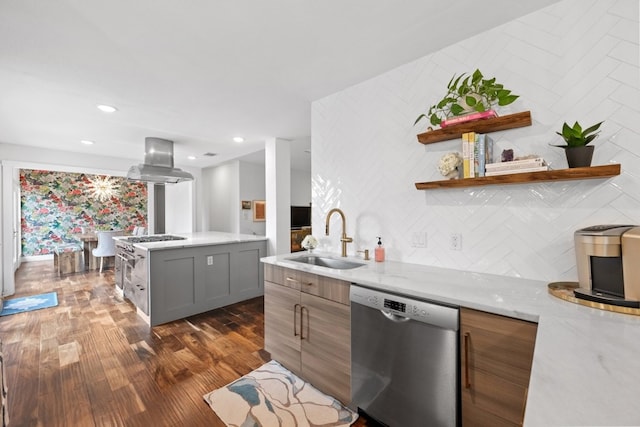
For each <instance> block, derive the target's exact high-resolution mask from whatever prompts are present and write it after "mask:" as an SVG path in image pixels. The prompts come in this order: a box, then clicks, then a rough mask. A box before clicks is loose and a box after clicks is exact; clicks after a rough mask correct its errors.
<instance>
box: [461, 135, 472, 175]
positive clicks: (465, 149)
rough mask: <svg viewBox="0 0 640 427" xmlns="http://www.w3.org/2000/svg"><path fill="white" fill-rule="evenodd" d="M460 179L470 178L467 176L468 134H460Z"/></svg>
mask: <svg viewBox="0 0 640 427" xmlns="http://www.w3.org/2000/svg"><path fill="white" fill-rule="evenodd" d="M462 177H463V178H471V175H469V133H468V132H467V133H463V134H462Z"/></svg>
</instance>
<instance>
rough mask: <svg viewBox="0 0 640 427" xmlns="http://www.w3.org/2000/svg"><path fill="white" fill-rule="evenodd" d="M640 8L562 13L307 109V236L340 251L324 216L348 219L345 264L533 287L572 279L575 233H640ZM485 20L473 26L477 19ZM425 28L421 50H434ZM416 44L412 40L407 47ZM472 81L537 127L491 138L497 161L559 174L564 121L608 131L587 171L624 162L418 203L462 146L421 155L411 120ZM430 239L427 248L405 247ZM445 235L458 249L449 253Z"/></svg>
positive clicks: (335, 229)
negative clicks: (488, 83) (449, 272)
mask: <svg viewBox="0 0 640 427" xmlns="http://www.w3.org/2000/svg"><path fill="white" fill-rule="evenodd" d="M638 14H639V11H638V1H637V0H605V1H603V0H587V1H585V0H565V1H562V2H560V3H557V4H555V5H553V6H551V7H548V8H546V9H543V10H541V11H538V12H535V13H533V14H530V15H528V16H525V17H523V18H521V19H518V20H515V21H512V22H509V23H507V24H505V25H502V26H500V27H497V28H494V29H492V30H490V31H488V32H485V33H483V34H480V35H478V36H475V37H473V38H470V39H468V40H465V41H463V42H460V43H457V44H455V45H452V46H450V47H447V48H445V49H443V50H441V51H438V52H436V53H434V54H432V55H429V56H426V57H423V58H421V59H419V60H417V61H414V62H411V63H409V64H406V65H404V66H402V67H399V68H397V69H394V70H392V71H390V72H387V73H386V74H383V75H380V76H378V77H376V78H373V79H371V80H368V81H365V82H363V83H361V84H358V85H356V86H353V87H351V88H348V89H346V90H344V91H342V92H339V93H336V94H334V95H331V96H328V97H326V98H323V99H321V100H318V101H316V102H314V104H313V106H312V189H313V190H312V191H313V195H312V197H313V227H314V231H315V235H316V236H318V237H321V248H322V249H325V250H330V251H332V252H339V250H340V249H339V248H340V246H339V243H340V242H339V236H340V222H339V218H338V217H337V216H335V217H334V218H333V220H332V222H331V234H330V236H329V237H324V221H325V215H326V213H327V212H328V211H329V209H331V208H332V207H340V208H342V209H343V210H344V211H345V213H346V216H347V234H349V235H350V236H353V237H354V243H352V244H350V245H349V252H350V254H353V253H354V252H355V251H356V250H362V249H365V248H369V249H373V248H374V246H375V242H376V239H375V237H376V236H382V237H383V242H384V243H385V246H386V248H387V258H388V259H391V260H400V261H405V262H412V263H418V264H426V265H435V266H442V267H450V268H456V269H461V270H469V271H476V272H486V273H495V274H501V275H508V276H517V277H526V278H534V279H540V280H549V281H555V280H563V279H564V280H576V279H577V275H576V271H575V254H574V245H573V232H574V230H576V229H578V228H581V227H584V226H588V225H594V224H603V223H632V224H640V104H639V103H638V101H639V100H640V74H639V59H638V58H639V43H638V39H639V37H638V28H639V24H638ZM480 18H481V17H480ZM434 36H436V35H432V34H429V29H428V28H425V37H434ZM416 43H419V40H418V41H416ZM475 68H480V70H482V72H483V73H484V74H485V76H487V77H491V76H495V77H496V78H497V80H498V81H499V82H501V83H503V84H504V85H505V87H507V88H509V89H511V90H513V92H514V93H517V94H519V95H520V96H521V97H520V99H518V100H517V101H516V102H515V103H514V104H512V105H510V106H508V107H507V108H506V109H503V110H501V111H500V112H501V113H502V114H507V113H511V112H517V111H525V110H530V111H531V114H532V118H533V125H532V126H530V127H526V128H521V129H515V130H508V131H504V132H497V133H493V134H492V135H491V136H492V137H493V139H494V140H495V141H496V148H497V152H498V153H500V152H501V151H502V149H505V148H513V149H514V151H515V153H516V155H524V154H534V153H535V154H538V155H541V156H543V157H544V158H545V159H547V161H548V163H549V164H550V165H551V167H552V168H554V169H563V168H566V160H565V158H564V152H563V150H562V149H560V148H554V147H551V146H549V144H550V143H560V142H561V141H560V140H559V137H558V136H556V135H555V131H556V130H559V129H560V128H561V126H562V123H563V122H564V121H568V122H569V121H570V122H573V121H575V120H579V121H580V122H581V123H583V124H587V125H590V124H593V123H596V122H598V121H601V120H605V124H604V125H603V128H602V132H601V134H600V137H599V138H598V139H597V140H596V141H595V144H594V145H595V146H596V151H595V154H594V159H593V164H594V165H599V164H605V163H609V162H615V163H620V164H621V165H622V174H621V175H620V176H618V177H615V178H612V179H607V180H600V179H599V180H587V181H562V182H557V183H536V184H525V185H517V186H491V187H478V188H470V189H448V190H430V191H418V190H416V189H415V186H414V183H415V182H423V181H431V180H438V179H442V177H441V176H440V175H439V173H438V172H437V170H436V165H437V162H438V160H439V159H440V157H441V156H442V155H444V154H445V153H447V152H451V151H459V142H458V141H448V142H441V143H438V144H431V145H427V146H423V145H422V144H419V143H418V142H417V139H416V134H417V133H420V132H423V131H424V130H425V128H424V125H422V126H421V125H420V124H419V125H418V126H416V127H415V128H414V127H413V126H412V123H413V122H414V120H415V118H416V117H417V116H418V115H419V114H420V113H422V112H424V111H425V110H426V109H427V108H428V106H429V105H431V104H432V103H434V102H435V101H437V100H439V99H440V98H441V97H442V95H444V89H445V86H446V84H447V82H448V81H449V79H450V78H451V76H452V75H453V74H459V73H462V72H472V71H473V70H474V69H475ZM414 233H426V235H427V244H426V248H416V247H414V245H412V237H413V236H414ZM452 233H460V234H461V235H462V250H459V251H456V250H451V249H450V240H451V234H452Z"/></svg>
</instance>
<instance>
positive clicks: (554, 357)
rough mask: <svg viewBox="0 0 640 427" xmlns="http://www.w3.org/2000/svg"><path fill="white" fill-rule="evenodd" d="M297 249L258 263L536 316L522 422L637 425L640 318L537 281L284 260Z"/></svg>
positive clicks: (390, 264) (393, 266)
mask: <svg viewBox="0 0 640 427" xmlns="http://www.w3.org/2000/svg"><path fill="white" fill-rule="evenodd" d="M302 255H307V254H304V253H302V254H287V255H279V256H271V257H266V258H262V260H261V261H262V262H264V263H267V264H273V265H279V266H282V267H287V268H292V269H296V270H302V271H307V272H310V273H315V274H319V275H323V276H328V277H332V278H335V279H340V280H345V281H349V282H353V283H359V284H363V285H367V286H370V287H372V288H376V289H380V290H385V291H391V292H395V293H400V294H405V295H409V296H415V297H419V298H424V299H429V300H434V301H440V302H445V303H449V304H454V305H458V306H461V307H468V308H472V309H476V310H483V311H487V312H490V313H495V314H500V315H504V316H510V317H515V318H518V319H522V320H528V321H534V322H537V323H538V332H537V336H536V346H535V351H534V355H533V366H532V369H531V380H530V383H529V393H528V397H527V408H526V413H525V420H524V425H525V426H527V427H529V426H545V427H547V426H595V425H598V426H613V425H617V426H620V425H625V426H632V425H634V426H637V425H640V404H639V403H638V399H639V396H640V316H633V315H626V314H618V313H611V312H607V311H602V310H598V309H593V308H589V307H584V306H581V305H578V304H573V303H570V302H567V301H564V300H561V299H559V298H556V297H554V296H552V295H550V294H549V293H548V291H547V283H546V282H542V281H537V280H528V279H520V278H514V277H506V276H498V275H491V274H481V273H473V272H467V271H458V270H452V269H445V268H438V267H429V266H424V265H417V264H407V263H400V262H393V261H385V262H382V263H377V262H374V261H373V260H371V261H364V260H362V259H361V258H360V259H357V258H352V257H349V258H348V259H349V260H350V261H356V262H358V261H359V262H361V263H363V264H365V266H364V267H359V268H356V269H352V270H335V269H330V268H326V267H317V266H312V265H307V264H303V263H299V262H294V261H288V260H287V258H292V257H296V256H302ZM316 255H328V256H331V257H334V258H340V257H339V256H336V254H322V253H317V254H316ZM342 259H344V258H342Z"/></svg>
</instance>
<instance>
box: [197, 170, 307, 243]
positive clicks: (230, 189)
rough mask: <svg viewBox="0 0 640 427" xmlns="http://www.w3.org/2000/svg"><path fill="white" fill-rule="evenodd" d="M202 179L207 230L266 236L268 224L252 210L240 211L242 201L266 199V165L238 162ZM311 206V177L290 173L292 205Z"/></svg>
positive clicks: (204, 171) (305, 173) (205, 173)
mask: <svg viewBox="0 0 640 427" xmlns="http://www.w3.org/2000/svg"><path fill="white" fill-rule="evenodd" d="M202 179H203V182H204V183H203V187H204V188H205V189H206V190H205V199H206V201H205V202H204V204H205V206H206V212H205V213H204V216H205V217H206V218H208V225H207V226H205V229H209V230H216V231H227V232H232V233H236V232H239V233H244V234H258V235H261V236H263V235H265V233H266V224H265V222H254V221H253V211H252V210H242V209H241V208H240V206H241V201H242V200H248V201H253V200H265V167H264V165H262V164H257V163H253V162H244V161H237V160H236V161H232V162H228V163H224V164H222V165H220V166H216V167H211V168H206V169H204V170H203V172H202ZM309 203H311V174H310V173H309V172H306V171H298V170H291V204H292V205H296V206H308V205H309ZM236 225H237V228H234V227H236Z"/></svg>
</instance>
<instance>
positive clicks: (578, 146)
mask: <svg viewBox="0 0 640 427" xmlns="http://www.w3.org/2000/svg"><path fill="white" fill-rule="evenodd" d="M602 123H604V122H600V123H596V124H595V125H593V126H589V127H588V128H586V129H583V128H582V126H581V125H580V123H578V122H575V123H574V125H573V126H569V125H568V124H567V123H566V122H565V123H564V124H563V125H562V131H561V132H556V133H557V134H558V135H560V136H561V137H562V139H564V141H565V142H566V145H554V147H560V148H564V152H565V154H566V156H567V164H568V165H569V167H570V168H580V167H588V166H591V159H592V157H593V145H588V144H589V143H590V142H591V141H593V140H594V139H596V138H597V137H598V134H599V133H600V132H599V131H598V129H599V128H600V125H601V124H602Z"/></svg>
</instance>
